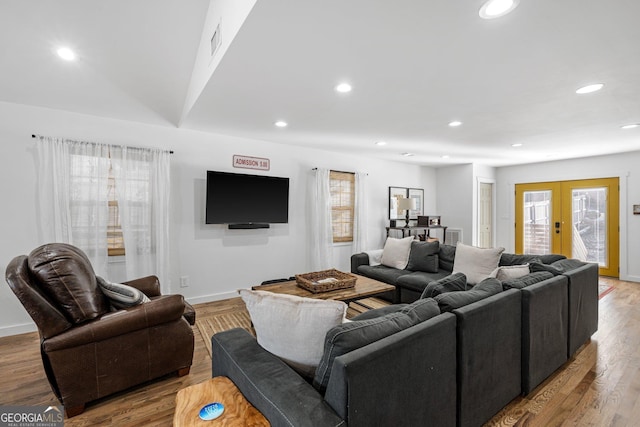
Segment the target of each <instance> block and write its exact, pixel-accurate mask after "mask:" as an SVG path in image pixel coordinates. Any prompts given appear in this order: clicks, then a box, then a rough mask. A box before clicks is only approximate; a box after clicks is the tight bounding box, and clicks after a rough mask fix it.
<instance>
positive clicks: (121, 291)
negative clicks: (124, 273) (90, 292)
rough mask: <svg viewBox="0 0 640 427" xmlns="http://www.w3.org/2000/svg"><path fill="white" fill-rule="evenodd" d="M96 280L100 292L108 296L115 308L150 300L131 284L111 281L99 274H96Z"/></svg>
mask: <svg viewBox="0 0 640 427" xmlns="http://www.w3.org/2000/svg"><path fill="white" fill-rule="evenodd" d="M96 280H97V281H98V286H99V287H100V290H102V293H103V294H105V295H106V296H107V298H109V302H110V303H111V305H112V306H113V307H114V308H116V309H123V308H129V307H133V306H136V305H138V304H142V303H145V302H149V301H151V300H150V299H149V297H148V296H146V295H145V294H144V293H142V291H140V290H139V289H136V288H134V287H133V286H129V285H123V284H122V283H112V282H109V281H108V280H105V279H103V278H102V277H100V276H96Z"/></svg>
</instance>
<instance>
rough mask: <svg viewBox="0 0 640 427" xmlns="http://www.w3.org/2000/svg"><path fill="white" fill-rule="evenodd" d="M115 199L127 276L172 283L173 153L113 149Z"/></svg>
mask: <svg viewBox="0 0 640 427" xmlns="http://www.w3.org/2000/svg"><path fill="white" fill-rule="evenodd" d="M111 164H112V167H113V177H114V179H115V190H116V200H117V201H118V210H119V211H120V224H121V225H122V233H123V236H124V247H125V263H126V270H127V277H130V278H134V277H142V276H147V275H150V274H155V275H156V276H158V278H159V279H160V283H161V284H166V283H168V280H169V248H168V246H169V189H170V154H169V152H167V151H161V150H156V149H147V148H132V147H119V146H116V147H111Z"/></svg>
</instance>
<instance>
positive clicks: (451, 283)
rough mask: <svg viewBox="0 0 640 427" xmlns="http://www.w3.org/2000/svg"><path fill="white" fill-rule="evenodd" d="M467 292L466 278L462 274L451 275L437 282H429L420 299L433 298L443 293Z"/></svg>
mask: <svg viewBox="0 0 640 427" xmlns="http://www.w3.org/2000/svg"><path fill="white" fill-rule="evenodd" d="M466 290H467V276H465V275H464V274H462V273H453V274H451V275H449V276H447V277H443V278H442V279H439V280H434V281H433V282H429V284H428V285H427V287H426V288H424V291H423V292H422V295H421V296H420V298H433V297H435V296H436V295H440V294H443V293H445V292H456V291H466Z"/></svg>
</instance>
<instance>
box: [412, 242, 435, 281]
mask: <svg viewBox="0 0 640 427" xmlns="http://www.w3.org/2000/svg"><path fill="white" fill-rule="evenodd" d="M439 251H440V243H439V242H437V241H435V242H417V241H415V240H414V241H413V242H411V251H410V252H409V262H408V264H407V270H411V271H424V272H427V273H437V272H438V252H439Z"/></svg>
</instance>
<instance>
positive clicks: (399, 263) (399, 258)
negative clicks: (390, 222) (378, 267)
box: [380, 236, 413, 270]
mask: <svg viewBox="0 0 640 427" xmlns="http://www.w3.org/2000/svg"><path fill="white" fill-rule="evenodd" d="M412 241H413V236H409V237H405V238H404V239H394V238H393V237H389V238H387V241H386V242H385V243H384V248H383V250H382V259H381V260H380V263H381V264H382V265H386V266H387V267H393V268H397V269H398V270H404V269H405V267H406V266H407V263H408V262H409V252H410V251H411V242H412Z"/></svg>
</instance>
